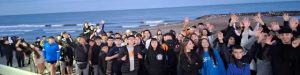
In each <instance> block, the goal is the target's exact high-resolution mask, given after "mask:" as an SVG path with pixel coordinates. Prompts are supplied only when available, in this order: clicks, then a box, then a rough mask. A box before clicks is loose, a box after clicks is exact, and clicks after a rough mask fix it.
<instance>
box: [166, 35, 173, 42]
mask: <svg viewBox="0 0 300 75" xmlns="http://www.w3.org/2000/svg"><path fill="white" fill-rule="evenodd" d="M167 40H172V37H171V36H170V35H167V36H164V41H167Z"/></svg>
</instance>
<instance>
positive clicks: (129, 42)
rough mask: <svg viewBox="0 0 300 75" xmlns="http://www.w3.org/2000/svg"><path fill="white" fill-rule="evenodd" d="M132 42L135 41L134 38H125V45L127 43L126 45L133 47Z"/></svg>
mask: <svg viewBox="0 0 300 75" xmlns="http://www.w3.org/2000/svg"><path fill="white" fill-rule="evenodd" d="M134 40H135V38H134V37H129V38H127V43H128V45H133V44H134Z"/></svg>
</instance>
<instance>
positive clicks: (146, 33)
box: [144, 31, 150, 39]
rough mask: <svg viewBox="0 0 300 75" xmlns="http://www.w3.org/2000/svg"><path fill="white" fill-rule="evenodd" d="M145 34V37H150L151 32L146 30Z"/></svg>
mask: <svg viewBox="0 0 300 75" xmlns="http://www.w3.org/2000/svg"><path fill="white" fill-rule="evenodd" d="M144 36H145V38H148V39H149V38H150V32H149V31H145V32H144Z"/></svg>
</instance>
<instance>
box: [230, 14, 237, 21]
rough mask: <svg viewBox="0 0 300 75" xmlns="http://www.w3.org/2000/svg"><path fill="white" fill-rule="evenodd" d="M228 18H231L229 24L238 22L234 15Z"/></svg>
mask: <svg viewBox="0 0 300 75" xmlns="http://www.w3.org/2000/svg"><path fill="white" fill-rule="evenodd" d="M230 18H231V21H230V23H235V22H238V16H236V15H235V14H231V15H230Z"/></svg>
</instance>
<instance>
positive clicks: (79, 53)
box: [74, 44, 89, 62]
mask: <svg viewBox="0 0 300 75" xmlns="http://www.w3.org/2000/svg"><path fill="white" fill-rule="evenodd" d="M84 46H85V47H86V49H87V50H86V51H85V50H84V47H83V45H80V44H77V46H75V49H74V54H75V60H76V61H77V62H88V51H89V45H87V44H86V45H84Z"/></svg>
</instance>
